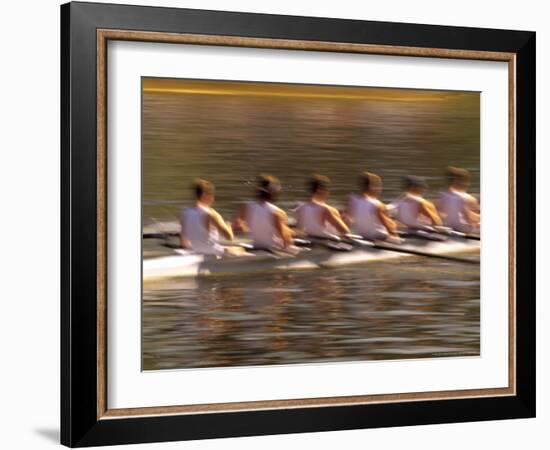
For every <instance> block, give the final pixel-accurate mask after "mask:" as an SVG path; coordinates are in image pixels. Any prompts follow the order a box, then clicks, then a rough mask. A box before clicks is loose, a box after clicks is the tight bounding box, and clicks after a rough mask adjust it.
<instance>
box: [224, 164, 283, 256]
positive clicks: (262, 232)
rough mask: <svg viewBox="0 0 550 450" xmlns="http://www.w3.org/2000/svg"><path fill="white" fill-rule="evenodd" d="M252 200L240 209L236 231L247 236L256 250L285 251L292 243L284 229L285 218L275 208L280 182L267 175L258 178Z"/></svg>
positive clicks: (280, 210) (235, 223)
mask: <svg viewBox="0 0 550 450" xmlns="http://www.w3.org/2000/svg"><path fill="white" fill-rule="evenodd" d="M257 183H258V185H257V189H256V200H253V201H250V202H247V203H245V204H243V205H242V206H241V210H240V212H239V216H238V217H237V218H236V219H235V222H234V226H235V228H236V229H239V230H242V231H244V232H246V233H250V235H251V237H252V241H253V245H254V247H256V248H266V249H273V248H282V247H284V248H286V247H288V246H290V245H291V244H292V231H291V230H290V229H289V227H288V217H287V215H286V213H285V212H284V211H283V210H282V209H281V208H279V207H277V206H275V204H274V202H276V201H277V198H278V196H279V193H280V191H281V183H280V182H279V180H278V179H277V178H275V177H273V176H271V175H265V174H261V175H259V176H258V181H257Z"/></svg>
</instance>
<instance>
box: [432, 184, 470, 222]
mask: <svg viewBox="0 0 550 450" xmlns="http://www.w3.org/2000/svg"><path fill="white" fill-rule="evenodd" d="M467 201H468V194H465V193H464V194H463V193H461V192H457V191H445V192H442V193H441V194H440V195H439V204H438V206H439V210H440V211H441V213H442V216H443V217H442V218H443V224H444V225H445V226H446V227H450V228H453V229H454V230H457V231H463V232H465V231H469V230H470V228H471V227H470V225H469V224H468V221H467V220H466V217H464V209H465V207H466V204H467Z"/></svg>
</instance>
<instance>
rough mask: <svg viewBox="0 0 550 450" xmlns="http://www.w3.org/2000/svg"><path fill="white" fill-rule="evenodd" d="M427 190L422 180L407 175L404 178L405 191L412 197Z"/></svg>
mask: <svg viewBox="0 0 550 450" xmlns="http://www.w3.org/2000/svg"><path fill="white" fill-rule="evenodd" d="M427 189H428V184H427V183H426V181H425V180H424V179H423V178H420V177H417V176H414V175H409V176H407V177H405V190H406V191H407V192H408V193H410V194H414V195H422V194H424V192H426V190H427Z"/></svg>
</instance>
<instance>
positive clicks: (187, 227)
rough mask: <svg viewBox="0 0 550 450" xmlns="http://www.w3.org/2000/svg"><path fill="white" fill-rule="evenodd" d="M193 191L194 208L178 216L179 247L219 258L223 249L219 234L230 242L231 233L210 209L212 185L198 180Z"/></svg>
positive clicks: (212, 197)
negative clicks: (179, 229) (194, 198)
mask: <svg viewBox="0 0 550 450" xmlns="http://www.w3.org/2000/svg"><path fill="white" fill-rule="evenodd" d="M193 191H194V193H195V197H196V199H197V201H196V204H195V206H194V207H192V208H187V209H185V210H183V211H182V212H181V214H180V225H181V231H180V242H181V246H182V247H183V248H188V249H192V250H193V251H195V252H197V253H202V254H205V255H217V256H221V255H222V254H223V253H224V251H225V249H224V247H223V246H222V245H221V244H220V243H219V233H221V234H222V235H223V236H224V237H225V238H227V239H229V240H232V239H233V231H232V230H231V226H230V225H229V224H226V223H225V222H224V220H223V219H222V216H221V215H220V214H219V213H218V212H217V211H216V210H215V209H214V208H212V205H213V203H214V185H213V184H212V183H210V182H209V181H206V180H201V179H198V180H196V181H195V183H194V184H193Z"/></svg>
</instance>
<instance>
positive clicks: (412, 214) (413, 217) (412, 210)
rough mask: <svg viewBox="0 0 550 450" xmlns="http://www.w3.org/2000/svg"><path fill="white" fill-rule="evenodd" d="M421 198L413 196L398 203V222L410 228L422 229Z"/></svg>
mask: <svg viewBox="0 0 550 450" xmlns="http://www.w3.org/2000/svg"><path fill="white" fill-rule="evenodd" d="M421 201H422V198H421V197H418V196H416V195H412V194H405V196H404V197H403V198H402V199H400V200H399V201H398V202H397V220H399V222H401V223H402V224H403V225H406V226H408V227H409V228H422V226H423V225H425V224H423V223H422V222H421V221H420V220H419V215H420V203H421Z"/></svg>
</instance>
